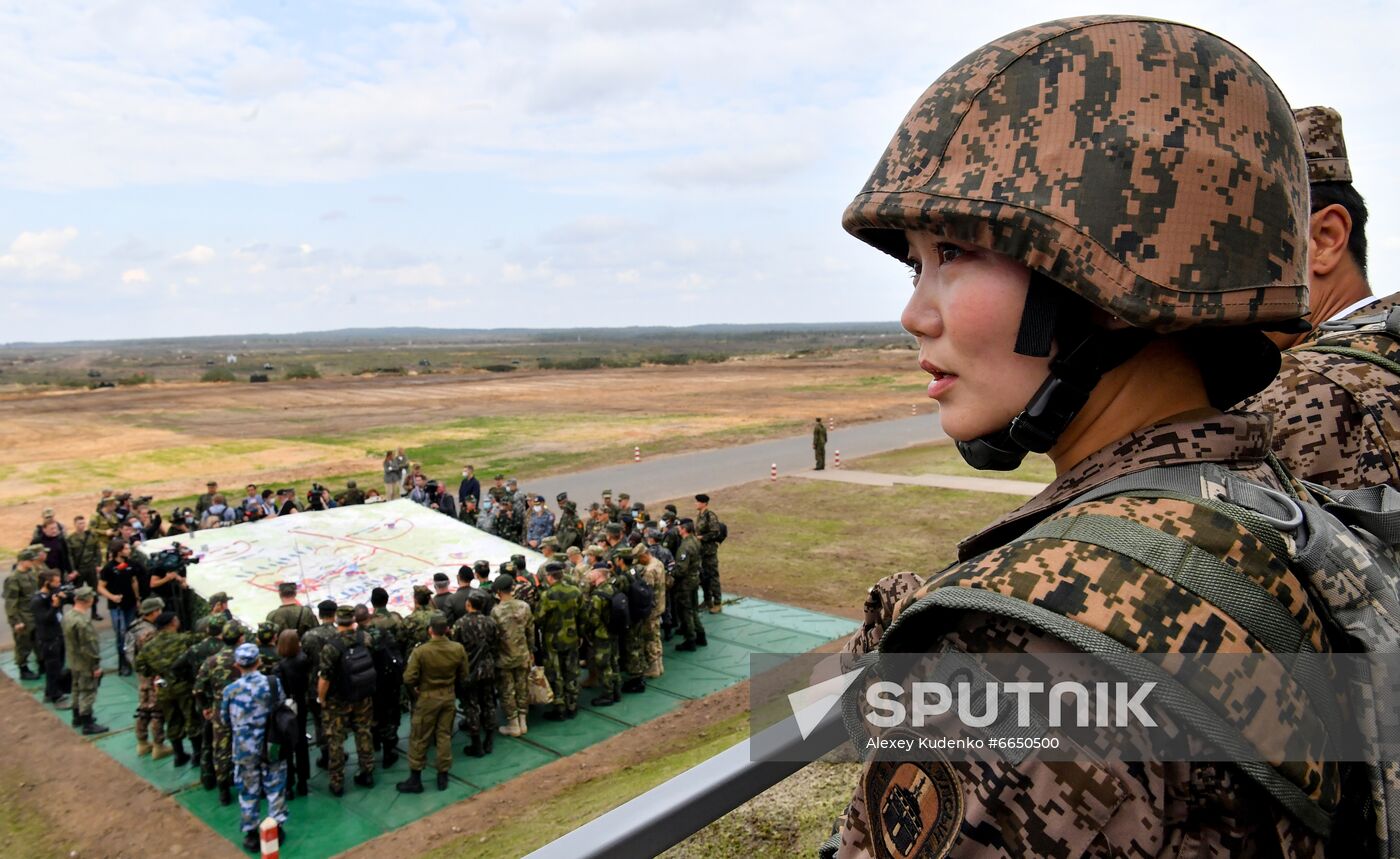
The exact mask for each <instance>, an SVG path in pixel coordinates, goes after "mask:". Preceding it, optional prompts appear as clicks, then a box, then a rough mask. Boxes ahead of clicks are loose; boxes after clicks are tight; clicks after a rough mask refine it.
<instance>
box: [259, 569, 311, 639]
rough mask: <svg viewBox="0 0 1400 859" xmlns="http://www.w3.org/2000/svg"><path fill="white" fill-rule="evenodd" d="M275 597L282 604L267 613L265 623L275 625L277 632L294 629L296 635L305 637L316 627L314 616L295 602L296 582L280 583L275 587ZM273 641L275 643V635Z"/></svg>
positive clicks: (309, 610)
mask: <svg viewBox="0 0 1400 859" xmlns="http://www.w3.org/2000/svg"><path fill="white" fill-rule="evenodd" d="M277 597H278V599H280V600H282V604H281V605H279V606H278V607H277V608H275V609H273V610H272V611H270V612H268V613H267V621H268V622H269V623H275V624H277V632H281V631H282V630H284V629H295V630H296V631H297V635H306V634H307V633H308V632H310V631H311V630H313V629H315V628H316V627H317V626H318V624H317V622H316V614H315V613H314V612H313V611H311V609H309V608H307V607H306V606H304V605H302V604H301V603H299V602H297V585H296V582H282V583H281V584H279V585H277ZM273 640H274V641H276V635H275V634H274V636H273Z"/></svg>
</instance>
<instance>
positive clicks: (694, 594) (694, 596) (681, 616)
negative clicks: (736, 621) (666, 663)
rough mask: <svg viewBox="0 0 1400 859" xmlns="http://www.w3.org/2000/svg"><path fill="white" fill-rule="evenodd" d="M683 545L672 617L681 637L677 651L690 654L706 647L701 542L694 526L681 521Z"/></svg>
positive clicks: (677, 560) (677, 553) (679, 526)
mask: <svg viewBox="0 0 1400 859" xmlns="http://www.w3.org/2000/svg"><path fill="white" fill-rule="evenodd" d="M677 530H678V531H679V533H680V537H681V542H680V545H679V546H678V547H677V548H676V605H675V606H674V607H673V608H672V614H673V615H674V616H675V618H676V626H677V628H678V629H679V630H680V633H681V639H682V640H681V643H680V644H678V645H676V649H677V650H682V651H691V650H694V649H695V648H696V647H705V646H708V645H709V641H708V640H707V639H706V638H705V625H704V623H702V622H701V620H700V603H699V600H700V598H699V590H700V571H701V563H702V562H701V556H700V540H699V539H698V538H697V537H696V536H695V522H694V520H691V519H682V520H680V522H679V523H678V525H677Z"/></svg>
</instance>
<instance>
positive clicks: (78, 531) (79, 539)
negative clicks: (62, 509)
mask: <svg viewBox="0 0 1400 859" xmlns="http://www.w3.org/2000/svg"><path fill="white" fill-rule="evenodd" d="M106 545H107V541H106V540H104V539H103V538H102V535H101V534H98V533H97V532H96V531H94V530H93V529H92V528H89V527H88V521H87V518H86V517H84V516H74V517H73V532H72V533H71V534H69V535H68V557H69V559H70V560H71V561H72V563H73V569H74V571H75V572H77V573H78V578H79V580H80V581H82V583H83V584H85V585H87V586H88V587H90V588H92V589H93V590H96V589H97V570H98V568H99V567H101V566H102V549H103V547H104V546H106ZM92 619H93V620H102V615H100V614H98V613H97V603H96V601H94V602H93V604H92Z"/></svg>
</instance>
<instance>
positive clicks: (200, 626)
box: [194, 591, 233, 635]
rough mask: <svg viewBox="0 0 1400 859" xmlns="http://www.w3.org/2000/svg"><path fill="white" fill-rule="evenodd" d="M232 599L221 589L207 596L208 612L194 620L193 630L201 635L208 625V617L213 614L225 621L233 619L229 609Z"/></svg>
mask: <svg viewBox="0 0 1400 859" xmlns="http://www.w3.org/2000/svg"><path fill="white" fill-rule="evenodd" d="M231 599H233V598H232V597H230V596H229V595H228V594H226V593H224V592H223V591H217V592H215V593H214V594H212V595H211V596H210V597H209V613H208V614H206V615H205V616H204V617H201V618H200V619H199V620H197V621H195V622H194V631H195V632H197V633H199V634H201V635H203V634H204V633H205V632H206V631H207V628H208V626H209V619H210V618H212V617H215V616H218V617H221V618H223V619H224V622H225V623H227V622H228V621H230V620H233V612H231V611H229V609H228V604H229V601H230V600H231Z"/></svg>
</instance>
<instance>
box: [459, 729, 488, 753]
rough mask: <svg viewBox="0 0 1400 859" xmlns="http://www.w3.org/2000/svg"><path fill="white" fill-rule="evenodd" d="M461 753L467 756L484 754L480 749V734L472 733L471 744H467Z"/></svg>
mask: <svg viewBox="0 0 1400 859" xmlns="http://www.w3.org/2000/svg"><path fill="white" fill-rule="evenodd" d="M462 753H463V754H465V755H466V756H467V757H469V758H479V757H482V756H484V755H485V754H486V752H484V751H482V750H481V735H480V734H476V733H473V734H472V741H471V745H469V746H467V747H466V748H465V749H462Z"/></svg>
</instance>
